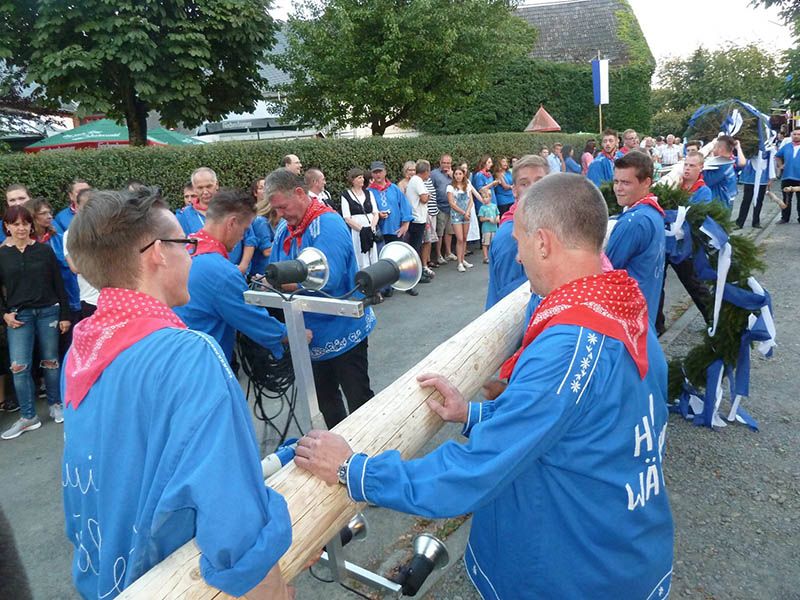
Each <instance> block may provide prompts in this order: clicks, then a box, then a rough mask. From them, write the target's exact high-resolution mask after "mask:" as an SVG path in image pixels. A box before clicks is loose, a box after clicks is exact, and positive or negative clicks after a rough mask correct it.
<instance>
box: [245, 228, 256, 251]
mask: <svg viewBox="0 0 800 600" xmlns="http://www.w3.org/2000/svg"><path fill="white" fill-rule="evenodd" d="M242 239H243V241H244V246H249V247H250V248H255V247H256V246H258V236H256V232H255V230H254V229H253V224H252V223H251V224H250V227H248V228H247V229H245V230H244V237H243V238H242Z"/></svg>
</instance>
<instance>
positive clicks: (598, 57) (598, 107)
mask: <svg viewBox="0 0 800 600" xmlns="http://www.w3.org/2000/svg"><path fill="white" fill-rule="evenodd" d="M597 60H598V61H599V60H600V50H598V51H597ZM597 114H598V116H599V117H600V119H599V120H600V135H602V134H603V102H602V101H601V102H599V103H598V105H597Z"/></svg>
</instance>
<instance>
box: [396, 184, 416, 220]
mask: <svg viewBox="0 0 800 600" xmlns="http://www.w3.org/2000/svg"><path fill="white" fill-rule="evenodd" d="M397 193H398V194H399V198H398V199H399V203H400V222H401V223H409V222H411V221H412V220H413V219H414V215H413V214H412V213H411V203H410V202H409V201H408V198H406V195H405V194H404V193H403V192H402V191H401V190H400V188H398V189H397Z"/></svg>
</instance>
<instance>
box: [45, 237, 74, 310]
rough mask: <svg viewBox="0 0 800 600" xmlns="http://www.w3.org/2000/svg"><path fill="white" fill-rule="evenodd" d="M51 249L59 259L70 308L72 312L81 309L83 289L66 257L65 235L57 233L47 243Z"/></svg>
mask: <svg viewBox="0 0 800 600" xmlns="http://www.w3.org/2000/svg"><path fill="white" fill-rule="evenodd" d="M47 244H48V245H49V246H50V248H52V249H53V252H54V253H55V255H56V258H57V259H58V266H59V267H61V279H63V280H64V291H66V292H67V299H68V300H69V308H70V310H72V311H79V310H80V309H81V289H80V287H78V276H77V275H75V273H73V272H72V269H70V268H69V263H68V262H67V259H66V257H65V256H64V234H63V233H58V232H56V234H55V235H52V236H50V239H49V240H48V241H47Z"/></svg>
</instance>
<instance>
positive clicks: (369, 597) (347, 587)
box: [339, 582, 372, 600]
mask: <svg viewBox="0 0 800 600" xmlns="http://www.w3.org/2000/svg"><path fill="white" fill-rule="evenodd" d="M339 585H340V586H342V587H343V588H344V589H346V590H347V591H348V592H351V593H353V594H355V595H356V596H360V597H361V598H366V599H367V600H372V597H371V596H367V595H366V594H362V593H361V592H359V591H358V590H354V589H353V588H351V587H350V586H349V585H345V584H343V583H341V582H340V583H339Z"/></svg>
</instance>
